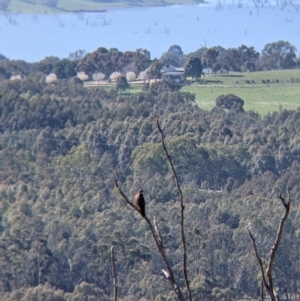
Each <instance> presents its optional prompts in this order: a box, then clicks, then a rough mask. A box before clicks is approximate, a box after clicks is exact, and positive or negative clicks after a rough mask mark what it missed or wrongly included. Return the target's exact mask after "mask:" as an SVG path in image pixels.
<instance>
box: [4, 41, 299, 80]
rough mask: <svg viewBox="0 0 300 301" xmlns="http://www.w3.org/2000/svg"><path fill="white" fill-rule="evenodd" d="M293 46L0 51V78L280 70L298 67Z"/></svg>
mask: <svg viewBox="0 0 300 301" xmlns="http://www.w3.org/2000/svg"><path fill="white" fill-rule="evenodd" d="M296 53H297V49H296V48H295V46H293V45H291V44H290V43H289V42H287V41H278V42H273V43H268V44H266V45H265V47H264V48H263V50H262V52H261V53H259V52H258V51H256V50H255V49H254V47H247V46H245V45H242V46H240V47H238V48H228V49H225V48H223V47H221V46H215V47H210V48H206V47H202V48H199V49H198V50H196V51H194V52H192V53H189V54H186V55H185V54H184V53H183V51H182V49H181V47H180V46H178V45H173V46H171V47H170V48H169V49H168V51H167V52H165V53H163V54H162V56H161V57H160V58H159V59H153V60H151V58H150V52H149V51H148V50H146V49H137V50H136V51H125V52H121V51H119V50H118V49H116V48H112V49H109V50H108V49H106V48H104V47H99V48H98V49H97V50H95V51H94V52H92V53H85V51H83V50H77V51H75V52H74V53H70V56H69V58H64V59H59V58H57V57H52V56H50V57H45V58H44V59H43V60H41V61H39V62H37V63H27V62H25V61H22V60H9V59H7V58H6V57H4V56H3V55H0V80H4V79H9V78H11V77H12V76H16V75H18V76H21V77H22V78H23V77H26V76H28V75H29V74H31V76H33V75H32V73H34V72H35V73H40V75H42V74H45V75H49V74H51V73H53V74H55V75H56V77H57V79H69V78H73V77H75V76H78V77H79V78H80V79H83V80H86V79H90V80H91V79H96V80H97V78H98V79H99V78H101V79H109V78H110V76H111V75H112V74H113V73H115V72H119V73H120V74H123V75H124V76H126V74H128V73H130V74H131V75H130V78H131V79H132V78H134V76H135V77H139V78H140V79H146V78H148V79H149V78H150V79H151V78H159V77H160V69H161V67H162V65H172V66H175V67H184V68H185V70H186V74H187V75H188V76H192V77H199V76H201V73H202V70H203V68H209V69H210V70H211V71H212V72H229V71H237V72H245V71H262V70H281V69H292V68H299V67H300V59H299V57H297V55H296Z"/></svg>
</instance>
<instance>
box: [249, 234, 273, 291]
mask: <svg viewBox="0 0 300 301" xmlns="http://www.w3.org/2000/svg"><path fill="white" fill-rule="evenodd" d="M247 230H248V233H249V235H250V238H251V241H252V245H253V249H254V253H255V256H256V259H257V261H258V264H259V267H260V271H261V275H262V278H263V280H262V281H263V283H264V285H265V287H266V289H267V291H268V293H269V289H270V288H269V284H268V282H267V281H266V276H265V272H264V267H263V261H262V259H261V258H260V256H259V255H258V251H257V246H256V242H255V238H254V236H253V234H252V233H251V231H250V230H249V229H247Z"/></svg>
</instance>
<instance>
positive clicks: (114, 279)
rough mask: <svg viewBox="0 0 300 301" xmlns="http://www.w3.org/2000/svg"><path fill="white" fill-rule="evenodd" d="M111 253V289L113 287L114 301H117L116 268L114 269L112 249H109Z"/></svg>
mask: <svg viewBox="0 0 300 301" xmlns="http://www.w3.org/2000/svg"><path fill="white" fill-rule="evenodd" d="M110 251H111V267H112V276H113V287H114V301H117V299H118V286H117V275H116V267H115V253H114V247H113V246H112V247H111V248H110Z"/></svg>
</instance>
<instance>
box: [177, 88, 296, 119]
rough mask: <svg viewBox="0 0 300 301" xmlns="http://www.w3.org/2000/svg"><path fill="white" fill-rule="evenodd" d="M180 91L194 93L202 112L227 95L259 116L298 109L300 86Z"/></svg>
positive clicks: (183, 89)
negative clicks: (220, 97) (231, 95)
mask: <svg viewBox="0 0 300 301" xmlns="http://www.w3.org/2000/svg"><path fill="white" fill-rule="evenodd" d="M181 90H182V91H186V92H191V93H194V94H195V95H196V102H197V104H198V106H199V107H200V108H202V109H204V110H210V109H212V108H213V107H214V106H215V100H216V98H217V97H218V96H220V95H222V94H229V93H232V94H234V95H236V96H239V97H240V98H242V99H243V100H244V101H245V105H244V109H245V110H253V111H256V112H258V113H259V114H261V115H266V114H267V113H268V112H274V111H277V110H278V109H279V107H280V106H281V107H282V108H285V109H297V108H298V107H300V85H289V86H288V85H280V84H278V85H266V86H257V87H255V86H253V87H252V86H249V87H247V86H243V87H242V86H240V87H239V86H226V85H224V86H219V87H218V86H214V87H210V86H185V87H183V88H182V89H181Z"/></svg>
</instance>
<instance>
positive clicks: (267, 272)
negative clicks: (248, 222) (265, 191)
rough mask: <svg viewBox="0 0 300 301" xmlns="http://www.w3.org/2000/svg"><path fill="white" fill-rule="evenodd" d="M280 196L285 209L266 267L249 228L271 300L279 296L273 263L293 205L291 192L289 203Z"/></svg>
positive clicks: (263, 280) (275, 299) (275, 300)
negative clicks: (275, 288)
mask: <svg viewBox="0 0 300 301" xmlns="http://www.w3.org/2000/svg"><path fill="white" fill-rule="evenodd" d="M279 198H280V201H281V203H282V205H283V207H284V210H285V211H284V214H283V216H282V218H281V220H280V223H279V226H278V229H277V235H276V239H275V242H274V245H273V246H272V247H271V252H270V255H269V258H268V264H267V266H266V267H264V264H263V260H262V259H261V257H260V256H259V254H258V251H257V246H256V242H255V237H254V235H253V234H252V233H251V231H250V229H248V233H249V235H250V239H251V241H252V245H253V249H254V252H255V256H256V259H257V261H258V264H259V267H260V271H261V275H262V282H263V284H264V287H265V288H266V291H267V293H268V295H269V297H270V301H277V296H276V294H275V292H274V283H273V275H272V271H273V264H274V260H275V255H276V252H277V250H278V247H279V244H280V240H281V238H282V234H283V226H284V223H285V221H286V220H287V217H288V215H289V212H290V206H291V200H290V193H289V200H288V202H287V203H286V202H285V199H284V197H283V196H282V195H281V194H280V196H279Z"/></svg>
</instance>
